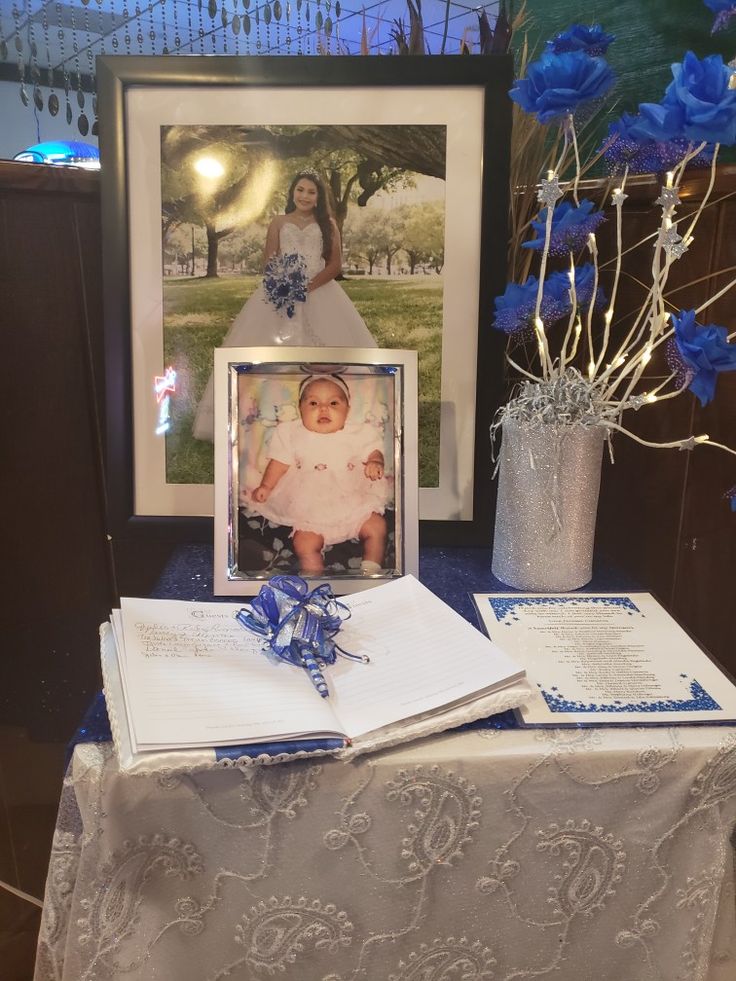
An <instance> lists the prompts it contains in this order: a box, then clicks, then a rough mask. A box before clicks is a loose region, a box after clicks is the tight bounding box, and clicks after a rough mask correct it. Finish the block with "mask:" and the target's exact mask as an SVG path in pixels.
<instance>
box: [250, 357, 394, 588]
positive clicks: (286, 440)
mask: <svg viewBox="0 0 736 981" xmlns="http://www.w3.org/2000/svg"><path fill="white" fill-rule="evenodd" d="M280 367H281V369H282V370H281V371H279V372H273V373H266V372H263V371H257V372H253V371H251V372H246V373H243V374H241V375H240V376H239V379H238V407H239V419H238V453H239V479H238V485H239V491H238V493H239V511H238V515H239V518H238V523H239V527H238V542H239V555H238V565H239V567H240V569H241V570H244V571H245V570H247V571H248V572H249V573H250V574H259V573H261V574H262V573H264V572H265V573H283V572H287V573H298V574H300V575H302V576H305V577H319V576H322V575H325V574H327V575H330V576H333V575H337V576H339V575H341V574H342V575H349V576H353V577H355V576H367V577H368V576H377V575H383V574H385V570H386V569H392V568H393V567H394V565H395V541H394V530H395V519H394V508H395V477H396V475H395V472H394V470H395V468H394V441H395V426H394V416H395V408H394V395H393V377H392V376H391V375H390V374H387V373H386V372H385V371H384V370H383V369H381V368H375V367H366V368H362V367H361V366H350V367H349V368H348V369H344V368H343V367H338V368H334V367H330V366H324V365H304V366H302V367H301V369H299V366H295V365H289V364H286V365H283V366H280ZM295 368H296V369H297V370H296V371H295V370H294V369H295Z"/></svg>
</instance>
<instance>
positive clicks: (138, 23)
mask: <svg viewBox="0 0 736 981" xmlns="http://www.w3.org/2000/svg"><path fill="white" fill-rule="evenodd" d="M82 2H84V0H82ZM135 39H136V42H137V44H138V54H139V55H142V54H144V51H143V42H144V40H145V38H144V37H143V17H142V14H141V8H140V7H139V6H138V4H136V5H135Z"/></svg>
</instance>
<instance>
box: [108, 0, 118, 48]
mask: <svg viewBox="0 0 736 981" xmlns="http://www.w3.org/2000/svg"><path fill="white" fill-rule="evenodd" d="M110 44H111V45H112V50H113V53H114V54H117V50H118V48H119V47H120V38H119V37H118V28H117V22H116V20H115V0H110Z"/></svg>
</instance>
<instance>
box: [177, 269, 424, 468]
mask: <svg viewBox="0 0 736 981" xmlns="http://www.w3.org/2000/svg"><path fill="white" fill-rule="evenodd" d="M259 281H260V277H259V276H243V277H238V278H232V279H225V278H221V279H210V280H207V279H201V278H198V277H197V278H192V279H188V278H187V279H184V278H182V279H169V280H166V281H165V282H164V360H165V363H166V364H167V365H169V364H170V365H172V366H173V367H174V369H175V370H176V372H177V395H176V398H175V399H174V400H173V403H174V404H173V412H172V427H171V432H170V433H169V435H168V436H167V438H166V477H167V481H168V482H169V483H174V484H176V483H194V484H199V483H212V481H213V459H212V445H211V444H210V443H206V442H202V441H200V440H196V439H194V438H193V436H192V435H191V432H192V422H193V419H194V413H195V410H196V406H197V403H198V401H199V398H200V395H201V393H202V391H203V389H204V387H205V385H206V384H207V379H208V378H209V375H210V371H211V370H212V351H213V348H215V347H217V346H218V345H219V344H220V343H221V342H222V339H223V338H224V336H225V334H226V333H227V331H228V328H229V327H230V324H231V323H232V321H233V319H234V317H235V316H236V314H237V313H238V311H239V310H240V308H241V307H242V305H243V303H245V301H246V300H247V298H248V297H249V296H250V295H251V293H252V292H253V291H254V290H255V289H256V287H257V285H258V283H259ZM342 286H343V288H344V289H345V291H346V293H347V294H348V296H349V297H350V299H351V300H352V301H353V303H354V304H355V306H356V307H357V309H358V311H359V312H360V314H361V316H362V317H363V319H364V320H365V322H366V323H367V324H368V327H369V328H370V331H371V333H372V334H373V336H374V338H375V339H376V343H377V344H378V346H379V347H387V348H405V349H409V350H416V351H418V352H419V484H420V486H421V487H436V486H437V483H438V478H439V424H440V411H439V410H440V384H441V377H440V367H441V351H442V281H441V279H439V277H438V278H436V279H434V278H429V277H427V278H425V277H422V278H421V279H420V278H419V277H412V278H409V277H407V278H406V279H405V280H388V279H381V278H379V277H376V278H374V279H368V278H366V279H353V280H345V281H344V282H343V283H342Z"/></svg>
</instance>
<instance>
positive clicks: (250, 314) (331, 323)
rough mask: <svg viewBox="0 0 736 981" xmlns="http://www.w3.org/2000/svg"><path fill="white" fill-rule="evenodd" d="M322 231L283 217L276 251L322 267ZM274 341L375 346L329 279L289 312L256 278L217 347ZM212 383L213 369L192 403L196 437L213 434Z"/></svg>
mask: <svg viewBox="0 0 736 981" xmlns="http://www.w3.org/2000/svg"><path fill="white" fill-rule="evenodd" d="M322 248H323V244H322V231H321V229H320V227H319V225H318V224H317V222H313V223H312V224H311V225H307V226H306V228H299V227H298V226H297V225H296V224H295V223H294V222H293V221H288V220H287V221H285V222H284V223H283V224H282V225H281V228H280V230H279V252H281V253H282V254H283V255H286V254H289V253H298V254H299V255H301V256H302V257H303V259H304V261H305V263H306V267H307V278H308V279H310V280H311V279H313V278H314V277H315V276H316V275H317V273H318V272H321V270H322V269H324V267H325V260H324V257H323V256H322ZM271 344H277V345H281V344H283V345H284V346H291V347H295V346H296V347H377V344H376V342H375V341H374V339H373V337H372V336H371V333H370V331H369V330H368V328H367V327H366V325H365V323H364V322H363V318H362V317H361V316H360V314H359V313H358V311H357V310H356V309H355V307H354V306H353V304H352V303H351V301H350V299H349V297H348V296H347V294H346V293H345V292H344V291H343V289H342V287H341V286H340V285H339V283H336V282H335V280H334V279H332V280H330V282H329V283H325V284H324V285H323V286H319V287H318V288H317V289H315V290H312V291H311V292H310V293H308V294H307V299H306V301H305V302H304V303H297V304H296V306H295V310H294V316H293V317H288V316H287V315H286V313H285V311H283V310H277V309H276V307H274V306H273V304H271V303H269V302H268V300H267V299H266V295H265V292H264V289H263V284H261V285H260V286H259V287H258V288H257V289H256V291H255V293H253V295H252V296H251V297H250V298H249V299H248V300H247V301H246V302H245V304H244V305H243V308H242V310H241V311H240V313H239V314H238V315H237V317H236V318H235V320H234V321H233V323H232V327H231V328H230V330H229V331H228V332H227V334H226V335H225V339H224V340H223V342H222V344H221V347H241V346H242V347H257V346H261V345H263V346H266V345H271ZM214 431H215V426H214V388H213V380H212V375H210V378H209V381H208V382H207V387H206V388H205V390H204V393H203V395H202V398H201V399H200V402H199V407H198V408H197V414H196V416H195V418H194V426H193V428H192V432H193V434H194V436H195V438H196V439H208V440H212V439H214Z"/></svg>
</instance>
